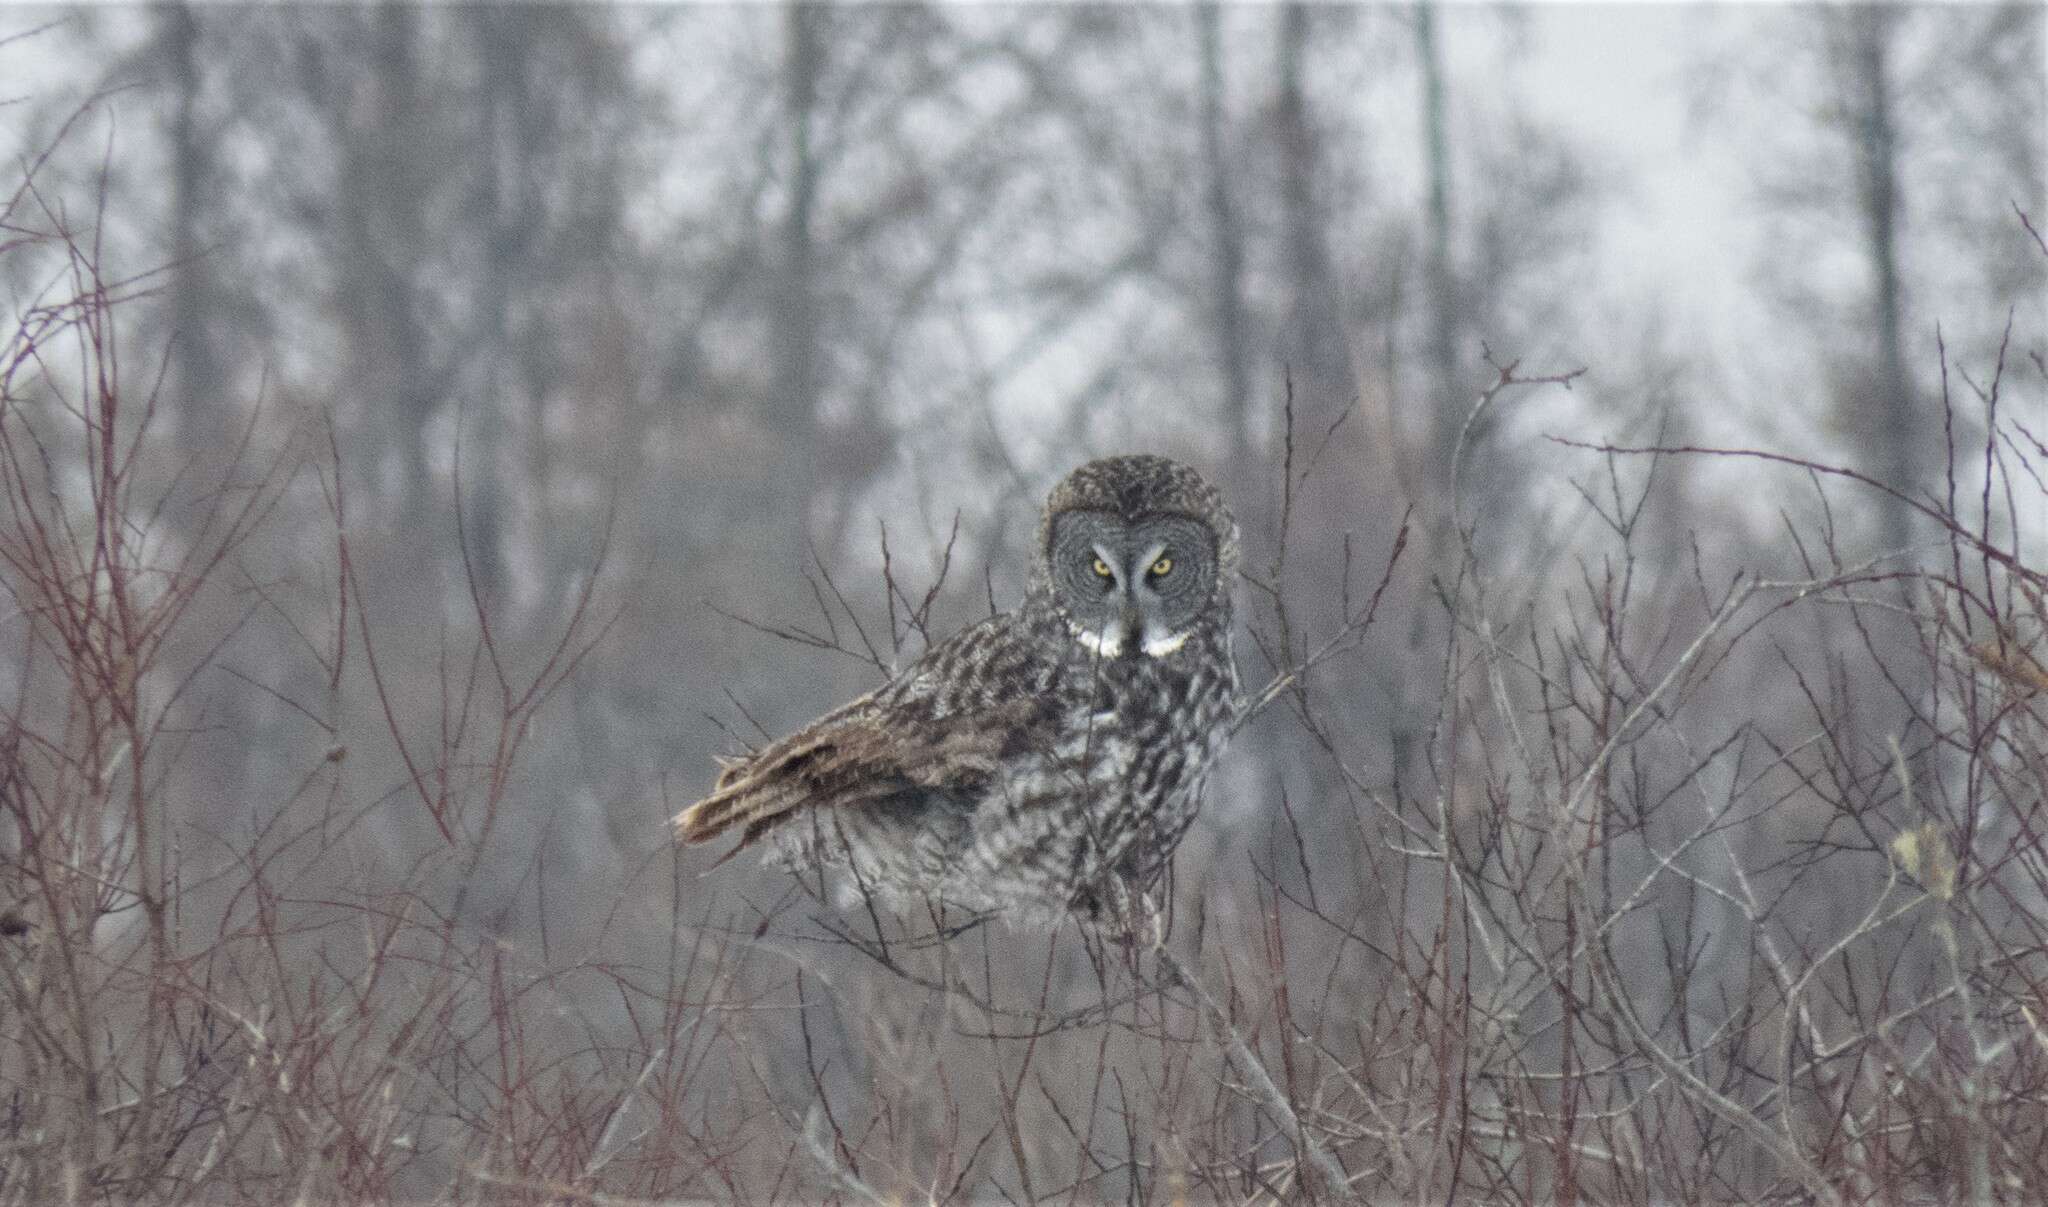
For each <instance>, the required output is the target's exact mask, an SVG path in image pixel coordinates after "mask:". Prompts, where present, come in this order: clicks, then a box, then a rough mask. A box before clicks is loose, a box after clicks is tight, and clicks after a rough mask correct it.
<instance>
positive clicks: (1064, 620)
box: [675, 456, 1238, 917]
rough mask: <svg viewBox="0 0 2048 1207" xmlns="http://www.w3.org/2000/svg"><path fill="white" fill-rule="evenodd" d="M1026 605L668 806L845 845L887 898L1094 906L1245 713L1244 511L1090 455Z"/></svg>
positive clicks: (1121, 882) (1142, 856) (1180, 818)
mask: <svg viewBox="0 0 2048 1207" xmlns="http://www.w3.org/2000/svg"><path fill="white" fill-rule="evenodd" d="M1037 546H1038V564H1037V566H1036V567H1035V570H1034V573H1033V575H1032V581H1031V586H1030V589H1029V591H1028V592H1027V594H1026V595H1025V598H1024V601H1023V604H1022V605H1021V606H1020V607H1019V608H1018V609H1017V610H1016V611H1014V612H1007V613H1003V614H1001V615H998V616H993V617H990V618H989V619H987V620H984V621H982V622H981V623H979V624H976V625H973V626H972V627H970V628H967V629H965V630H963V631H961V632H959V633H956V634H954V635H953V636H952V637H951V638H950V639H948V640H946V641H943V642H941V643H939V644H938V645H935V646H933V647H931V648H930V649H928V650H927V651H926V652H925V653H924V654H923V656H921V657H920V658H918V659H917V661H915V662H914V663H912V664H911V665H910V666H909V667H908V668H906V669H905V670H904V671H903V672H902V673H901V674H900V675H898V676H897V677H896V678H895V679H893V680H891V681H890V682H889V683H887V684H884V685H883V686H881V687H879V688H877V689H876V690H874V691H872V692H870V693H868V694H867V695H865V696H862V697H860V698H859V699H857V700H854V701H853V702H852V703H849V704H847V705H846V706H844V707H842V708H840V709H838V710H836V711H834V712H831V713H828V714H826V715H825V716H823V717H820V718H819V719H818V720H816V721H813V722H812V723H811V724H810V725H808V726H806V727H804V728H803V729H802V730H800V731H798V732H797V733H794V734H792V735H790V736H789V737H787V738H784V739H782V740H781V741H779V742H775V743H773V744H771V745H769V746H767V747H765V748H763V749H762V750H760V751H759V752H757V753H755V754H753V755H751V756H748V757H746V758H744V759H741V760H738V761H734V762H731V763H729V764H728V765H727V766H726V768H725V770H724V772H723V774H721V775H720V776H719V777H718V783H717V786H716V789H715V790H714V791H713V792H712V794H711V795H710V796H707V797H705V798H704V799H703V800H701V801H698V802H697V803H696V804H694V805H691V806H690V807H689V808H687V809H685V810H683V811H682V812H681V813H680V814H678V815H677V816H676V819H675V827H676V833H677V835H678V837H680V838H681V839H682V840H683V841H685V842H705V841H708V840H710V839H712V838H715V837H716V836H718V835H719V834H722V833H724V832H725V831H727V830H729V829H732V828H733V827H736V826H737V827H740V828H741V834H740V844H739V848H735V853H736V852H737V850H738V849H740V848H744V847H746V846H747V845H749V844H751V843H753V842H755V841H756V840H758V839H760V838H762V837H772V839H773V840H774V842H775V845H776V848H777V854H778V855H779V859H780V862H781V863H782V864H783V865H784V866H786V867H789V868H791V869H802V868H807V867H812V866H816V865H819V864H830V865H849V864H850V868H849V871H850V872H851V874H852V880H853V882H854V883H855V884H856V885H860V886H865V887H867V888H870V889H874V890H878V891H879V892H880V894H881V895H882V896H883V897H884V898H886V899H891V900H894V901H898V902H901V901H904V900H905V899H910V900H915V899H917V898H920V897H922V898H935V899H938V900H940V901H943V902H946V903H948V904H951V905H956V906H960V907H963V908H966V909H970V910H994V911H1002V912H1004V913H1006V914H1009V915H1011V916H1017V915H1019V914H1022V915H1039V916H1041V917H1042V916H1046V915H1056V914H1058V913H1059V912H1060V911H1062V910H1067V909H1072V910H1076V911H1079V912H1082V913H1085V914H1090V915H1093V914H1095V913H1096V912H1097V911H1099V910H1102V909H1104V908H1107V907H1111V906H1113V905H1114V904H1115V903H1118V902H1128V901H1130V900H1132V899H1133V896H1132V894H1134V893H1135V892H1136V891H1140V890H1143V889H1145V888H1147V887H1149V886H1150V885H1151V884H1152V883H1153V881H1154V880H1155V879H1156V878H1157V877H1158V876H1159V874H1160V873H1161V872H1162V871H1164V869H1165V867H1166V865H1167V862H1168V861H1169V860H1170V859H1171V857H1172V855H1173V849H1174V847H1175V845H1177V844H1178V843H1179V842H1180V839H1181V835H1182V834H1183V833H1185V832H1186V830H1187V827H1188V823H1189V822H1190V821H1192V820H1193V818H1194V814H1195V807H1196V804H1197V802H1198V800H1199V798H1200V795H1201V791H1202V783H1203V780H1204V779H1205V778H1206V776H1207V774H1208V771H1209V767H1210V764H1211V762H1212V761H1213V760H1214V758H1215V756H1216V754H1217V752H1218V751H1219V750H1220V749H1221V748H1222V746H1223V743H1224V740H1225V738H1226V737H1227V736H1228V734H1229V730H1230V725H1231V720H1232V718H1233V716H1234V715H1235V709H1236V705H1237V697H1238V683H1237V668H1236V666H1235V664H1234V663H1233V661H1232V658H1231V649H1230V643H1231V636H1230V631H1231V622H1230V589H1231V586H1232V584H1233V582H1234V581H1235V579H1236V575H1237V560H1238V544H1237V524H1236V521H1234V520H1233V519H1232V518H1231V515H1230V511H1229V509H1228V508H1227V507H1226V506H1225V505H1224V503H1223V498H1222V496H1221V495H1219V494H1218V493H1217V491H1216V489H1215V488H1214V487H1212V486H1210V485H1209V484H1208V483H1207V482H1205V481H1204V480H1203V479H1202V477H1201V475H1199V474H1197V473H1196V472H1195V471H1194V470H1192V469H1189V468H1188V467H1187V466H1185V465H1182V464H1180V463H1179V462H1176V461H1170V460H1168V459H1166V458H1164V457H1152V456H1125V457H1109V458H1105V459H1103V460H1100V461H1091V462H1089V463H1088V464H1086V465H1083V466H1081V467H1080V468H1079V469H1076V470H1075V471H1074V472H1073V473H1071V474H1069V475H1068V476H1067V478H1066V480H1064V481H1062V482H1061V483H1060V484H1059V485H1058V486H1057V487H1055V488H1054V489H1053V492H1052V494H1051V496H1050V497H1048V498H1047V499H1046V502H1045V511H1044V513H1043V515H1042V516H1041V517H1040V520H1039V525H1038V541H1037Z"/></svg>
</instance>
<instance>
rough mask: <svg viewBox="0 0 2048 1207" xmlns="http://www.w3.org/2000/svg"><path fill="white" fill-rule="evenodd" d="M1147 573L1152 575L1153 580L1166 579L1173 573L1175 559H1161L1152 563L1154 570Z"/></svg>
mask: <svg viewBox="0 0 2048 1207" xmlns="http://www.w3.org/2000/svg"><path fill="white" fill-rule="evenodd" d="M1146 573H1147V574H1150V575H1151V576H1152V577H1153V578H1165V577H1166V576H1167V575H1169V574H1171V573H1173V559H1172V558H1170V557H1162V558H1160V559H1159V560H1158V561H1156V562H1153V563H1152V568H1151V569H1150V570H1148V571H1146Z"/></svg>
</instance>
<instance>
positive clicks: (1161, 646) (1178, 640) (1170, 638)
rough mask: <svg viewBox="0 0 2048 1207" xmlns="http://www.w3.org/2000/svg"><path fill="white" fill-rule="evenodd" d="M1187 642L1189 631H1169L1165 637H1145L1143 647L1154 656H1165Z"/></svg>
mask: <svg viewBox="0 0 2048 1207" xmlns="http://www.w3.org/2000/svg"><path fill="white" fill-rule="evenodd" d="M1187 643H1188V635H1187V631H1186V630H1182V631H1181V632H1178V633H1169V634H1167V635H1166V636H1164V637H1148V638H1146V639H1145V644H1144V646H1143V649H1144V651H1145V652H1146V653H1148V654H1150V655H1152V656H1153V657H1154V658H1164V657H1166V656H1167V655H1168V654H1171V653H1172V652H1174V651H1175V650H1177V649H1179V648H1180V647H1182V646H1184V645H1186V644H1187Z"/></svg>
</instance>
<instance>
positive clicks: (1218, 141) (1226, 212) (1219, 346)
mask: <svg viewBox="0 0 2048 1207" xmlns="http://www.w3.org/2000/svg"><path fill="white" fill-rule="evenodd" d="M1196 16H1197V20H1198V24H1199V26H1200V29H1201V57H1202V161H1203V170H1204V171H1205V172H1206V173H1207V174H1208V178H1209V179H1208V190H1207V201H1208V207H1209V225H1210V233H1211V237H1212V238H1213V239H1214V240H1215V248H1214V250H1213V253H1212V254H1211V255H1210V257H1209V266H1210V300H1211V307H1210V314H1211V322H1212V324H1213V328H1212V336H1213V338H1214V340H1215V341H1216V361H1217V364H1218V366H1219V367H1220V368H1221V369H1222V370H1223V386H1224V391H1225V394H1224V419H1225V422H1226V423H1228V424H1229V428H1230V443H1231V447H1232V449H1233V451H1234V453H1235V458H1234V463H1235V464H1236V465H1237V466H1240V467H1244V466H1249V465H1251V463H1252V455H1253V454H1254V453H1255V452H1256V451H1257V447H1258V444H1257V439H1256V436H1257V433H1256V431H1255V428H1254V424H1255V423H1256V420H1255V419H1254V416H1253V406H1252V384H1251V350H1250V348H1249V347H1248V346H1247V342H1246V329H1245V305H1244V242H1245V238H1244V228H1243V226H1242V224H1241V223H1240V222H1239V221H1238V216H1237V210H1236V207H1235V206H1234V205H1233V204H1232V203H1231V197H1230V179H1231V168H1232V165H1231V163H1230V160H1229V155H1228V153H1227V152H1226V151H1225V150H1224V147H1223V102H1224V89H1223V32H1222V24H1223V13H1222V6H1221V5H1219V4H1217V3H1214V2H1213V0H1210V2H1207V3H1203V4H1202V5H1200V6H1199V7H1198V8H1197V10H1196Z"/></svg>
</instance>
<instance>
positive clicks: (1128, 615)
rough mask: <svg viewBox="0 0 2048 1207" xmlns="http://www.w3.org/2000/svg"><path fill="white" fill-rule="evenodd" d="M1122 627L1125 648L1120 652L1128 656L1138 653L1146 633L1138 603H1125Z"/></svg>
mask: <svg viewBox="0 0 2048 1207" xmlns="http://www.w3.org/2000/svg"><path fill="white" fill-rule="evenodd" d="M1121 628H1122V630H1123V635H1124V640H1123V648H1122V649H1121V650H1119V651H1118V652H1119V653H1121V654H1123V655H1124V656H1125V657H1127V658H1128V657H1132V656H1134V655H1136V654H1137V652H1138V646H1139V645H1140V644H1142V642H1143V639H1144V635H1145V621H1144V618H1143V617H1141V616H1139V615H1138V608H1137V605H1136V604H1134V603H1126V604H1124V609H1123V619H1122V625H1121Z"/></svg>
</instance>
